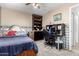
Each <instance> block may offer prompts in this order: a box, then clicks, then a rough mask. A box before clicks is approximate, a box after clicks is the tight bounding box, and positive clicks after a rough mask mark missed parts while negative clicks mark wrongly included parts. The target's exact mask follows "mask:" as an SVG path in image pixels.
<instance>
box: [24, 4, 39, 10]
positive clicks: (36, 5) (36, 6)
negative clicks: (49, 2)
mask: <svg viewBox="0 0 79 59" xmlns="http://www.w3.org/2000/svg"><path fill="white" fill-rule="evenodd" d="M25 5H32V6H33V7H34V8H38V9H40V4H39V3H26V4H25Z"/></svg>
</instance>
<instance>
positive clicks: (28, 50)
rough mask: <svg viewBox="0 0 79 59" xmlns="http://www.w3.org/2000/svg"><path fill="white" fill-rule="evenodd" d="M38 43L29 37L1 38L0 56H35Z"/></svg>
mask: <svg viewBox="0 0 79 59" xmlns="http://www.w3.org/2000/svg"><path fill="white" fill-rule="evenodd" d="M37 53H38V47H37V45H36V43H35V42H34V41H33V40H32V39H31V38H29V37H28V36H13V37H0V56H35V55H37Z"/></svg>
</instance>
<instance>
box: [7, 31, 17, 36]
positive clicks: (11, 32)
mask: <svg viewBox="0 0 79 59" xmlns="http://www.w3.org/2000/svg"><path fill="white" fill-rule="evenodd" d="M15 33H16V31H9V32H7V34H6V36H15Z"/></svg>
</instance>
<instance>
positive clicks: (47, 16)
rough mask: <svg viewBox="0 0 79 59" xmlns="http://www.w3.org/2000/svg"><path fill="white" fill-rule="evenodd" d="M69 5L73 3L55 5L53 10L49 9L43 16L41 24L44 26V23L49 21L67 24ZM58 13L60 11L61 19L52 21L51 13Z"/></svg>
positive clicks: (46, 23) (47, 23)
mask: <svg viewBox="0 0 79 59" xmlns="http://www.w3.org/2000/svg"><path fill="white" fill-rule="evenodd" d="M71 5H73V4H70V5H64V6H60V7H57V8H56V9H55V10H51V11H49V12H48V13H46V14H45V15H44V16H43V26H44V27H45V26H46V25H49V24H50V22H51V24H58V23H65V24H68V21H69V7H70V6H71ZM58 13H62V20H60V21H54V19H53V15H55V14H58Z"/></svg>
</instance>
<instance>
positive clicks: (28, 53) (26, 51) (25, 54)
mask: <svg viewBox="0 0 79 59" xmlns="http://www.w3.org/2000/svg"><path fill="white" fill-rule="evenodd" d="M16 56H36V53H35V51H34V50H33V49H32V50H25V51H23V52H22V53H20V54H17V55H16Z"/></svg>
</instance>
